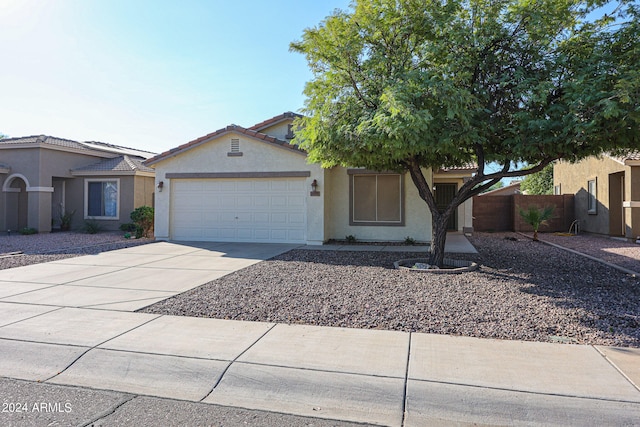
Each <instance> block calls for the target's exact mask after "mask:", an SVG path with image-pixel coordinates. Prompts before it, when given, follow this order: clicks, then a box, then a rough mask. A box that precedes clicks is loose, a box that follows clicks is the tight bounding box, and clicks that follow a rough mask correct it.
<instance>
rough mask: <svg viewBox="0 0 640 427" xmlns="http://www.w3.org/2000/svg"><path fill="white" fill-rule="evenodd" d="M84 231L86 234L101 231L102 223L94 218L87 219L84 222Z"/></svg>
mask: <svg viewBox="0 0 640 427" xmlns="http://www.w3.org/2000/svg"><path fill="white" fill-rule="evenodd" d="M84 231H85V233H87V234H97V233H99V232H101V231H102V225H101V224H100V223H99V222H98V221H96V220H95V219H88V220H86V221H85V222H84Z"/></svg>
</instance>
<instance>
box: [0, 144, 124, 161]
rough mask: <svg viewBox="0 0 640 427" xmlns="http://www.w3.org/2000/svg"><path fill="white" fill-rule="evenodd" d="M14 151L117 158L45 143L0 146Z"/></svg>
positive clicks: (112, 155)
mask: <svg viewBox="0 0 640 427" xmlns="http://www.w3.org/2000/svg"><path fill="white" fill-rule="evenodd" d="M13 149H20V150H22V149H44V150H52V151H63V152H65V153H75V154H83V155H85V156H93V157H102V158H105V159H110V158H113V157H117V156H118V154H116V153H108V152H104V151H98V150H93V149H89V148H88V149H86V150H81V149H78V148H71V147H62V146H57V145H51V144H44V143H26V144H6V145H2V144H0V150H13Z"/></svg>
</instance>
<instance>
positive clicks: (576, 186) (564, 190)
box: [553, 156, 632, 234]
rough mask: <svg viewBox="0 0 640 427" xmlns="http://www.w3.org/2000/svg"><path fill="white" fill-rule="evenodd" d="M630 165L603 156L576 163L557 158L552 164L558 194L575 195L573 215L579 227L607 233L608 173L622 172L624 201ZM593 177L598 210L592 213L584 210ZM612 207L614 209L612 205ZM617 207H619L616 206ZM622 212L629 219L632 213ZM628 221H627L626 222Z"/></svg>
mask: <svg viewBox="0 0 640 427" xmlns="http://www.w3.org/2000/svg"><path fill="white" fill-rule="evenodd" d="M630 169H631V168H630V167H628V166H624V165H623V164H621V163H619V162H617V161H615V160H613V159H611V158H609V157H606V156H603V157H600V158H597V157H589V158H587V159H584V160H582V161H580V162H578V163H569V162H565V161H559V162H557V163H555V164H554V167H553V185H554V187H557V186H560V193H561V194H575V217H576V219H577V220H579V221H580V227H581V230H583V231H587V232H591V233H599V234H609V232H610V229H609V227H610V217H609V211H610V209H611V206H609V196H610V194H609V193H610V188H609V175H611V174H615V173H621V172H622V173H625V180H626V181H625V195H624V199H625V200H630V197H631V187H632V186H631V181H630V175H631V174H630ZM594 179H595V180H596V198H597V210H596V213H595V214H590V213H588V212H587V210H588V209H587V204H588V181H591V180H594ZM614 209H615V208H614ZM617 209H619V207H617ZM628 211H629V212H628V213H625V215H627V216H628V218H627V220H628V221H629V220H630V215H631V212H630V210H628ZM627 223H629V222H627Z"/></svg>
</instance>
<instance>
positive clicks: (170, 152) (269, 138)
mask: <svg viewBox="0 0 640 427" xmlns="http://www.w3.org/2000/svg"><path fill="white" fill-rule="evenodd" d="M292 114H293V113H292ZM229 132H236V133H240V134H243V135H247V136H249V137H251V138H255V139H258V140H261V141H263V142H266V143H268V144H273V145H277V146H280V147H282V148H286V149H289V150H292V151H296V152H298V153H302V154H305V151H303V150H301V149H300V148H298V147H297V146H295V145H291V144H289V143H288V142H287V141H283V140H281V139H278V138H274V137H272V136H269V135H267V134H265V133H261V132H257V131H255V130H251V129H247V128H244V127H242V126H238V125H229V126H227V127H224V128H222V129H218V130H217V131H215V132H212V133H210V134H207V135H204V136H201V137H200V138H198V139H194V140H193V141H190V142H187V143H186V144H182V145H180V146H178V147H175V148H172V149H170V150H168V151H165V152H164V153H160V154H158V155H157V156H155V157H152V158H150V159H147V160H146V161H145V162H144V163H145V164H146V165H153V164H155V163H157V162H159V161H161V160H164V159H166V158H168V157H172V156H175V155H177V154H179V153H182V152H184V151H186V150H189V149H191V148H194V147H197V146H198V145H200V144H203V143H205V142H207V141H210V140H212V139H214V138H217V137H219V136H221V135H224V134H226V133H229Z"/></svg>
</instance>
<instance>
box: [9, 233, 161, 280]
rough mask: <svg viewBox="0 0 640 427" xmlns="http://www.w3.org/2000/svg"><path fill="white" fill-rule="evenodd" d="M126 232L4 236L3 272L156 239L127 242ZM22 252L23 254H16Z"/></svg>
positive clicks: (141, 243)
mask: <svg viewBox="0 0 640 427" xmlns="http://www.w3.org/2000/svg"><path fill="white" fill-rule="evenodd" d="M123 234H124V233H122V232H120V231H114V232H102V233H96V234H86V233H78V232H73V231H65V232H58V233H43V234H32V235H20V234H12V235H10V236H8V235H6V234H5V235H3V236H0V270H4V269H6V268H13V267H21V266H25V265H31V264H39V263H42V262H48V261H56V260H59V259H64V258H73V257H77V256H81V255H91V254H97V253H100V252H104V251H111V250H114V249H122V248H126V247H130V246H138V245H143V244H147V243H150V242H153V240H152V239H125V238H124V237H123ZM16 252H21V253H16Z"/></svg>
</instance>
